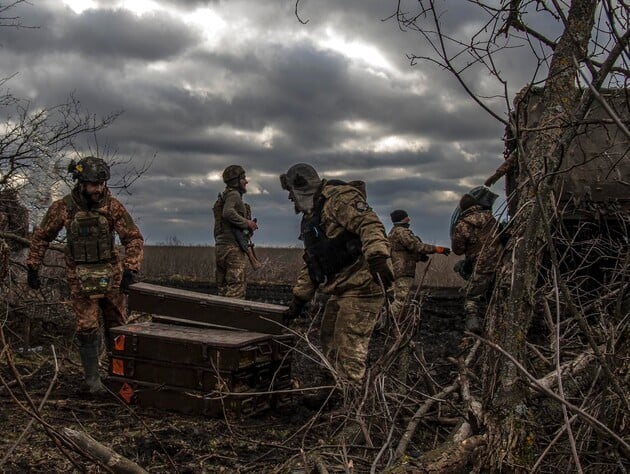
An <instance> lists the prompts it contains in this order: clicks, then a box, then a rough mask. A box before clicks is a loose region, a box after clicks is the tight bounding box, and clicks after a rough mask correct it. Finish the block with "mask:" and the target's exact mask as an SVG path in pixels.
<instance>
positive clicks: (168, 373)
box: [109, 356, 291, 392]
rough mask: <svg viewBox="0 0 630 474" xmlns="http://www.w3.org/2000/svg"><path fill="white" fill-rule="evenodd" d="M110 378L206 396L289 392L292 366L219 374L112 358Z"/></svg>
mask: <svg viewBox="0 0 630 474" xmlns="http://www.w3.org/2000/svg"><path fill="white" fill-rule="evenodd" d="M109 374H110V375H113V376H120V377H126V378H130V379H134V380H137V381H140V382H153V383H158V384H165V385H169V386H173V387H181V388H189V389H193V390H201V391H203V392H211V391H217V390H218V391H223V392H226V391H227V392H246V391H248V390H252V389H256V390H260V391H267V390H272V389H274V388H286V387H287V386H289V385H290V380H291V366H290V365H289V364H288V363H284V364H282V365H279V364H272V363H267V364H263V365H258V366H250V367H248V368H246V369H240V370H233V371H218V370H213V369H208V368H203V367H197V366H193V365H183V364H173V363H170V362H164V361H161V360H151V359H137V358H128V357H116V356H113V357H111V359H110V364H109Z"/></svg>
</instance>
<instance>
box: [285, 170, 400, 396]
mask: <svg viewBox="0 0 630 474" xmlns="http://www.w3.org/2000/svg"><path fill="white" fill-rule="evenodd" d="M280 182H281V185H282V188H283V189H285V190H286V191H288V192H289V199H290V200H291V201H292V202H293V205H294V208H295V212H296V213H301V214H302V223H301V234H300V239H301V240H302V241H303V243H304V266H303V267H302V269H301V271H300V275H299V277H298V281H297V283H296V285H295V286H294V287H293V300H292V302H291V304H290V305H289V308H288V310H287V311H286V313H285V315H286V317H287V319H292V318H295V317H297V316H298V315H299V314H300V312H301V310H302V308H303V307H304V306H305V305H306V303H307V302H308V301H310V300H311V298H313V296H314V294H315V291H316V290H318V291H320V292H322V293H324V294H327V295H330V297H329V299H328V301H327V303H326V306H325V308H324V314H323V316H322V321H321V327H320V337H321V343H322V349H323V353H324V355H325V356H326V357H327V358H328V360H329V361H330V363H331V366H332V367H334V368H335V369H336V372H337V375H338V376H340V377H341V378H342V379H345V380H348V381H350V382H352V383H353V384H358V383H359V382H361V380H362V378H363V376H364V374H365V361H366V358H367V351H368V344H369V342H370V338H371V336H372V331H373V329H374V325H375V323H376V319H377V316H378V313H379V310H380V309H381V307H382V306H383V302H384V299H385V291H386V290H387V289H388V288H389V287H390V286H391V284H392V282H393V280H394V275H393V270H392V264H391V260H390V258H389V255H390V249H389V241H388V240H387V234H386V233H385V228H384V227H383V224H382V223H381V221H380V220H379V218H378V216H377V215H376V213H375V212H374V211H373V210H372V208H371V207H370V206H369V205H368V203H367V202H366V192H365V183H363V182H362V181H353V182H350V183H346V182H343V181H339V180H325V179H321V178H320V177H319V175H318V173H317V171H315V169H314V168H313V167H312V166H310V165H308V164H304V163H300V164H296V165H293V166H292V167H290V168H289V170H288V171H287V172H286V173H285V174H283V175H281V176H280Z"/></svg>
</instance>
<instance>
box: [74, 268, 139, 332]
mask: <svg viewBox="0 0 630 474" xmlns="http://www.w3.org/2000/svg"><path fill="white" fill-rule="evenodd" d="M121 274H122V269H121V266H120V264H117V265H114V275H113V277H112V279H113V281H114V286H113V288H112V289H111V290H110V291H108V292H107V293H105V296H103V297H102V298H90V297H89V296H86V295H85V294H83V292H82V290H81V284H80V283H79V280H78V279H77V276H76V273H75V272H74V271H72V270H71V271H69V272H68V274H67V276H68V283H69V284H70V299H71V301H70V304H71V306H72V309H73V311H74V314H75V318H76V331H77V333H83V334H89V333H92V332H94V331H98V330H99V328H100V317H101V316H102V318H103V326H104V327H105V334H106V335H107V333H108V332H109V329H110V328H113V327H116V326H122V325H123V324H125V323H126V322H127V295H125V294H123V293H121V292H120V287H119V285H120V278H121Z"/></svg>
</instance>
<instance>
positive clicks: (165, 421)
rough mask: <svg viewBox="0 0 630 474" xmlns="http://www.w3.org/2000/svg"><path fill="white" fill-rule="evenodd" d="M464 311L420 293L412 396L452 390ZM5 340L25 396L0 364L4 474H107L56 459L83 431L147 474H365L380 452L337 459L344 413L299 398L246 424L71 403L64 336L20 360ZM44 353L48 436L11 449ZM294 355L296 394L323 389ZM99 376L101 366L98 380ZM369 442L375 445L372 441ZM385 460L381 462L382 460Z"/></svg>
mask: <svg viewBox="0 0 630 474" xmlns="http://www.w3.org/2000/svg"><path fill="white" fill-rule="evenodd" d="M261 291H262V292H263V293H265V292H266V294H265V295H260V294H259V295H253V296H255V297H256V298H255V299H259V300H260V299H265V300H267V301H269V302H274V303H285V302H286V298H287V293H286V289H278V290H277V291H276V292H275V293H274V292H273V291H271V294H270V293H269V291H267V290H261ZM462 303H463V302H462V300H461V297H460V296H459V295H458V293H457V290H456V289H432V290H429V291H428V292H427V295H426V298H425V300H424V302H423V304H422V308H421V317H422V323H421V326H420V329H419V330H418V332H417V334H416V336H415V340H416V349H415V351H414V354H413V358H412V361H411V365H410V373H409V377H408V383H409V384H410V385H411V384H416V386H418V387H419V390H418V391H417V393H422V390H421V389H420V388H421V386H422V379H424V378H427V377H429V378H432V379H433V382H435V383H438V384H439V383H448V382H449V380H450V378H449V377H450V376H451V371H452V365H451V362H450V361H449V357H453V356H457V355H458V354H459V352H460V351H461V349H460V347H461V345H462V340H461V338H462V331H463V317H462V316H461V308H462ZM13 326H16V325H13ZM309 327H310V330H309ZM295 328H296V330H298V331H304V332H308V334H309V339H310V340H312V341H316V340H317V333H316V331H317V329H316V325H313V326H311V325H310V320H308V319H307V318H303V319H300V320H298V321H297V322H296V326H295ZM5 333H6V334H7V337H9V338H10V339H11V341H10V342H11V348H12V352H13V353H14V357H15V366H16V367H17V370H18V371H19V373H20V375H21V377H22V378H23V382H24V389H23V390H21V389H20V388H19V387H18V386H17V384H16V382H15V377H14V375H13V374H12V373H11V370H10V367H9V366H8V365H7V363H6V361H5V360H4V358H3V361H2V365H0V375H1V376H2V379H3V380H2V383H0V457H1V458H2V460H1V461H0V466H1V467H0V471H1V472H7V473H13V472H15V473H18V472H19V473H22V472H33V473H39V472H41V473H44V472H45V473H50V472H63V471H73V470H74V471H85V472H107V469H106V468H105V467H104V466H102V465H101V466H99V465H98V464H96V463H94V462H91V461H88V460H86V459H84V458H82V457H80V456H78V455H77V454H76V453H72V452H70V451H68V450H65V453H66V454H65V455H64V454H63V453H62V450H61V449H59V447H57V446H56V445H55V443H54V442H53V441H52V438H54V437H55V433H59V432H60V431H61V430H62V428H64V427H67V428H72V429H75V430H80V431H84V432H86V433H87V434H89V435H90V436H92V437H93V438H94V439H96V440H97V441H99V442H100V443H103V444H104V445H106V446H109V447H110V448H112V449H113V450H114V451H116V452H117V453H119V454H120V455H122V456H125V457H127V458H128V459H130V460H132V461H134V462H136V463H137V464H138V465H140V466H142V467H143V468H145V469H146V470H148V471H150V472H160V473H161V472H163V473H172V472H182V473H186V472H191V473H192V472H194V473H201V472H242V473H246V472H251V473H261V472H291V473H302V472H317V462H320V461H321V462H322V463H323V464H325V465H326V467H327V469H328V471H329V472H344V470H345V471H347V470H352V471H353V472H369V471H370V467H371V465H372V463H373V462H374V459H375V457H376V454H377V451H378V450H379V449H380V446H381V445H382V444H383V443H382V442H378V443H373V447H369V446H368V445H367V444H366V443H365V442H361V441H360V440H359V441H357V443H356V445H349V446H344V447H343V449H339V443H338V442H337V440H338V439H339V438H338V437H337V435H338V433H339V430H340V429H342V428H343V426H344V425H343V420H344V413H343V408H342V407H341V406H339V405H337V406H335V405H331V406H329V407H327V408H326V409H325V410H323V411H315V410H313V409H312V408H307V407H306V406H304V405H303V403H302V400H303V397H302V395H301V394H300V392H296V393H294V394H292V395H290V396H289V397H288V398H286V400H285V402H284V404H283V406H282V407H280V408H277V409H275V410H274V409H272V410H267V411H265V412H263V413H260V414H258V415H255V416H253V417H249V418H245V419H236V418H233V417H229V418H225V419H211V418H203V417H197V416H184V415H181V414H177V413H172V412H166V411H160V410H156V409H152V408H148V407H142V406H133V405H132V406H129V405H126V404H124V403H122V402H121V401H120V400H118V399H117V398H116V397H114V396H111V397H109V398H107V399H91V398H89V397H86V396H85V395H83V394H80V393H78V388H79V386H80V381H81V378H82V376H81V368H80V365H79V362H78V354H77V352H76V347H75V346H74V345H73V344H72V343H71V334H55V333H54V331H39V332H38V331H33V335H32V336H31V348H32V349H33V350H30V351H25V350H24V349H23V348H21V347H20V337H19V336H20V327H19V325H17V327H11V325H9V326H8V327H7V330H5ZM387 341H388V337H387V334H386V331H377V332H376V333H375V335H374V337H373V341H372V346H371V353H370V361H371V362H373V361H375V360H377V359H378V357H379V355H380V354H382V351H383V350H384V349H385V347H386V346H387V344H388V343H387ZM51 345H54V348H55V353H56V356H57V363H58V374H57V380H56V382H55V383H54V385H53V387H52V389H51V392H50V395H49V396H48V398H47V400H46V401H45V403H44V404H43V407H42V408H41V410H40V415H41V420H42V421H43V422H44V423H45V426H44V425H43V424H42V423H41V422H39V421H35V422H34V423H33V425H32V427H31V428H30V430H29V431H28V432H27V434H26V435H25V436H23V439H22V440H21V441H19V442H18V441H17V440H18V438H19V437H20V436H21V435H22V433H23V432H24V430H25V428H26V426H27V424H28V422H29V420H31V419H32V418H31V416H30V415H29V414H28V413H27V412H30V411H32V410H31V409H30V408H29V406H28V402H27V400H26V397H25V395H24V392H26V393H28V395H29V397H30V398H31V400H32V403H34V404H35V405H39V404H40V403H42V400H43V399H44V396H45V394H46V391H47V390H48V389H49V387H50V385H51V381H52V380H53V378H54V377H55V375H54V374H55V362H54V358H53V355H52V350H51ZM296 346H297V349H298V350H297V351H296V352H295V354H294V359H293V363H292V374H293V377H294V379H295V384H294V387H309V386H312V385H316V384H317V383H318V382H319V380H320V379H321V377H320V375H321V373H322V372H321V367H319V366H318V364H317V363H316V362H315V361H314V360H313V358H312V352H311V351H310V350H309V348H308V347H307V344H306V343H305V342H304V340H298V342H297V343H296ZM106 367H107V365H106V363H105V362H104V363H103V375H105V371H106V369H105V368H106ZM6 385H9V387H7V386H6ZM9 389H10V390H9ZM394 396H395V394H394ZM420 402H421V398H420V397H419V398H418V400H412V401H411V402H409V403H408V406H407V411H408V413H407V414H403V416H401V417H399V419H400V420H401V421H402V422H403V425H404V422H405V420H408V419H409V417H410V416H411V414H412V413H413V410H414V406H417V405H418V404H419V403H420ZM339 403H341V402H339ZM376 424H378V423H376ZM447 424H448V423H447ZM46 430H48V434H47V432H46ZM447 433H448V428H445V429H444V435H446V434H447ZM393 434H394V436H397V435H399V434H400V433H399V432H398V431H394V433H393ZM381 435H382V436H383V437H384V436H386V434H381ZM376 438H379V435H375V439H376ZM439 438H440V435H439V434H438V435H437V436H436V435H435V433H433V434H432V435H431V439H427V437H426V436H422V435H421V434H420V435H417V436H416V437H415V438H414V439H413V440H412V442H411V443H410V445H409V448H408V453H409V456H410V457H413V456H416V455H419V453H421V452H423V451H426V450H427V449H430V448H431V447H432V446H433V445H434V444H436V443H437V442H438V441H439ZM313 447H317V448H318V449H317V453H318V454H317V456H314V455H312V452H313ZM305 453H308V455H306V454H305ZM344 453H345V454H344ZM350 459H351V461H350ZM382 459H384V460H386V456H385V457H383V458H382ZM73 464H74V465H73ZM376 465H379V464H375V466H376ZM349 466H351V469H350V468H349ZM320 472H324V471H321V464H320ZM376 472H379V469H377V470H376Z"/></svg>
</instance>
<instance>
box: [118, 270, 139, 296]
mask: <svg viewBox="0 0 630 474" xmlns="http://www.w3.org/2000/svg"><path fill="white" fill-rule="evenodd" d="M137 275H138V272H135V271H133V270H129V269H128V268H125V269H124V270H123V274H122V279H121V280H120V291H121V292H122V293H127V292H128V291H129V286H130V285H133V284H134V283H135V282H136V281H137V280H138V278H137Z"/></svg>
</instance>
